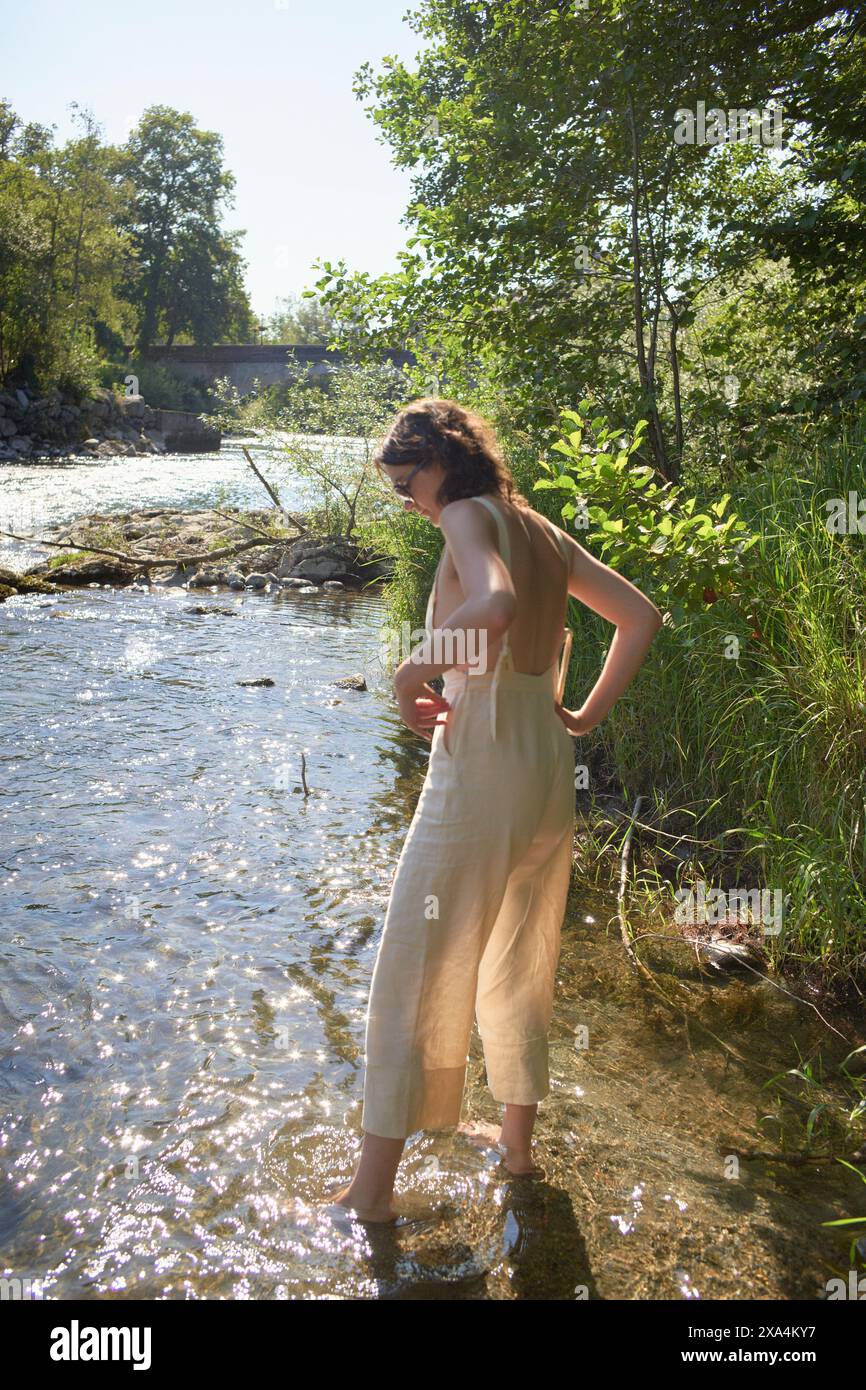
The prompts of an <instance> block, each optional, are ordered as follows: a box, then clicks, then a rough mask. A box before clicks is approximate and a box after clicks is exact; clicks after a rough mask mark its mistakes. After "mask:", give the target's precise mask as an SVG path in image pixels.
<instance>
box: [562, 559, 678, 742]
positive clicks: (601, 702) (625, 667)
mask: <svg viewBox="0 0 866 1390" xmlns="http://www.w3.org/2000/svg"><path fill="white" fill-rule="evenodd" d="M562 534H563V535H564V536H565V537H566V538H567V540H568V548H569V554H570V569H569V579H568V592H569V594H571V596H572V597H573V598H576V599H579V600H580V602H581V603H585V604H586V606H587V608H591V609H592V611H593V612H594V613H598V614H599V616H600V617H602V618H605V619H606V620H607V621H608V622H609V623H613V625H614V626H615V628H616V632H615V633H614V635H613V640H612V642H611V644H610V648H609V649H608V653H607V657H606V659H605V663H604V666H603V667H602V669H601V674H600V675H599V678H598V680H597V681H596V683H595V685H594V686H593V688H592V690H591V691H590V693H589V695H588V696H587V698H586V700H585V701H584V703H583V705H582V706H581V708H580V709H579V710H566V709H563V708H562V707H561V706H557V713H558V714H559V717H560V718H561V719H562V721H563V723H564V724H565V726H566V728H567V729H568V730H569V732H570V733H573V734H583V733H586V732H587V731H588V730H589V729H594V728H595V726H596V725H597V724H600V723H601V721H602V720H603V719H604V718H605V717H606V716H607V715H608V714H609V713H610V711H611V710H612V709H613V706H614V705H615V704H616V702H617V700H618V699H619V697H620V696H621V695H622V693H623V691H624V690H626V688H627V687H628V686H629V685H630V683H631V681H632V680H633V679H634V677H635V676H636V675H637V673H638V671H639V670H640V668H641V666H642V665H643V662H644V658H645V657H646V654H647V652H648V651H649V649H650V647H651V646H652V643H653V639H654V638H655V635H656V633H657V632H658V630H659V628H660V627H661V625H662V615H661V612H660V611H659V609H658V608H657V607H656V605H655V604H654V603H653V602H652V600H651V599H648V598H647V597H646V595H645V594H642V593H641V591H640V589H637V588H635V586H634V584H632V583H631V582H630V581H629V580H628V579H626V578H624V576H623V575H621V574H617V572H616V570H613V569H611V568H610V566H609V565H604V564H602V563H601V561H600V560H596V558H595V556H594V555H590V553H589V551H588V550H584V548H583V546H582V545H579V544H578V542H577V541H576V540H575V539H574V537H573V536H569V535H568V532H567V531H563V532H562Z"/></svg>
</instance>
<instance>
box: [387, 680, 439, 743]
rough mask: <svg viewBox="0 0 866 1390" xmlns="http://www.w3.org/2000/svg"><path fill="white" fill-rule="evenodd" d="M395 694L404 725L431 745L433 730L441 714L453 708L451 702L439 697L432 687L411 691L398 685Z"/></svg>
mask: <svg viewBox="0 0 866 1390" xmlns="http://www.w3.org/2000/svg"><path fill="white" fill-rule="evenodd" d="M394 693H395V695H396V696H397V708H398V710H399V711H400V718H401V719H402V720H403V723H404V724H405V725H406V726H407V727H408V728H410V729H411V730H412V732H413V733H416V734H420V735H421V737H422V738H426V740H427V742H428V743H431V742H432V740H433V730H434V729H435V727H436V724H437V722H438V719H439V716H440V714H442V712H443V710H448V709H450V708H451V705H450V703H449V701H448V700H446V699H445V697H444V695H438V694H437V693H436V691H435V690H434V689H433V687H432V685H422V686H420V687H416V688H415V689H409V688H407V687H406V686H405V685H402V684H400V683H396V684H395V687H394Z"/></svg>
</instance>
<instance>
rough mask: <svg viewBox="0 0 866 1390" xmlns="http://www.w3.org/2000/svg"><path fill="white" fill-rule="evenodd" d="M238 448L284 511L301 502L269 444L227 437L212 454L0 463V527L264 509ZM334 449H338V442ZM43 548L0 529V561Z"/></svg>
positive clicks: (31, 530)
mask: <svg viewBox="0 0 866 1390" xmlns="http://www.w3.org/2000/svg"><path fill="white" fill-rule="evenodd" d="M243 446H246V447H247V448H248V449H249V452H250V453H251V454H252V457H253V459H254V460H255V461H256V463H257V464H259V465H260V466H261V467H262V469H263V471H264V472H265V474H266V476H267V477H268V479H269V481H270V482H271V483H276V484H278V485H279V487H280V496H281V498H282V501H283V504H284V505H285V506H286V507H288V508H290V509H292V508H295V507H303V505H304V503H305V501H306V500H307V496H308V494H307V491H306V487H305V485H304V483H303V482H302V481H301V480H299V479H298V478H297V476H294V477H293V475H292V474H291V472H290V470H289V469H288V467H287V465H286V462H285V456H284V455H283V454H282V453H281V451H280V449H279V448H278V447H276V446H275V445H270V446H265V445H264V444H263V443H262V442H260V441H259V440H258V439H253V438H250V439H241V438H237V439H227V440H226V441H225V443H224V444H223V447H222V448H221V449H220V451H219V453H216V454H143V455H135V456H131V457H129V458H126V457H121V456H118V457H117V458H107V459H95V460H92V461H91V460H87V461H84V462H81V461H79V462H76V463H49V462H45V463H0V531H12V532H13V533H14V534H16V535H28V536H31V535H37V536H38V535H43V534H45V531H46V528H49V527H51V526H59V525H61V524H63V523H64V522H68V521H71V520H72V519H73V518H74V517H78V516H84V515H85V514H86V513H88V512H106V513H110V512H119V511H131V510H133V509H134V508H136V507H142V508H146V507H177V508H178V509H179V510H180V509H184V510H194V509H195V508H199V507H208V506H211V505H213V504H215V503H216V502H217V498H218V495H219V496H220V497H221V500H222V502H223V503H224V504H226V505H228V506H236V507H268V506H270V499H269V497H268V495H267V493H266V492H265V490H264V488H263V487H262V484H261V483H260V482H259V480H258V479H257V478H256V476H255V474H254V473H253V471H252V469H251V468H250V466H249V464H248V463H247V461H246V459H245V458H244V455H243V453H242V447H243ZM341 447H345V443H343V445H342V446H341ZM48 553H54V554H56V553H57V552H56V551H55V552H49V551H47V550H46V549H45V548H44V547H43V548H40V547H38V546H34V545H25V544H23V543H22V542H21V541H13V540H9V539H8V537H6V536H4V535H0V565H5V566H7V568H9V569H15V570H23V569H26V568H27V566H28V565H32V564H34V563H35V562H36V561H37V560H40V559H42V558H44V556H45V555H46V554H48Z"/></svg>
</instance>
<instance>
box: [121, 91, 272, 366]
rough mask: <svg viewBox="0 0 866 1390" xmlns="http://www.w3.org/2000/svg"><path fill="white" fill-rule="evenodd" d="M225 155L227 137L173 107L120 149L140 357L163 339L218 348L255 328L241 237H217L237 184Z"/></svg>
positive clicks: (149, 116)
mask: <svg viewBox="0 0 866 1390" xmlns="http://www.w3.org/2000/svg"><path fill="white" fill-rule="evenodd" d="M222 154H223V142H222V137H221V136H219V135H217V134H216V133H215V132H213V131H205V130H199V129H198V127H197V126H196V125H195V122H194V120H193V117H192V116H191V115H190V114H189V113H188V112H180V111H175V110H173V109H171V108H170V107H167V106H151V107H149V108H148V109H147V110H146V111H145V112H144V114H143V116H142V118H141V120H140V121H139V124H138V126H137V127H136V129H135V130H134V131H133V132H132V133H131V135H130V137H129V139H128V141H127V142H126V145H125V146H124V148H123V151H122V157H121V165H120V168H121V171H122V173H123V175H124V176H125V179H126V182H127V184H128V186H129V189H130V200H129V210H128V213H127V214H126V216H125V217H124V218H123V219H122V226H123V229H124V230H125V231H126V232H128V234H129V236H130V238H131V240H132V243H133V246H134V249H135V255H136V259H135V264H134V267H133V268H132V273H131V275H130V277H129V279H128V281H127V283H126V285H125V293H126V295H127V297H128V298H129V300H130V302H131V303H132V304H134V305H135V307H136V309H137V310H138V312H139V315H140V322H139V329H138V334H137V342H136V346H137V348H138V350H139V351H140V350H142V349H144V348H146V347H149V346H150V345H151V344H152V343H153V342H155V341H156V339H157V337H158V336H160V335H164V336H167V335H168V334H169V333H171V334H172V336H174V335H175V334H176V333H178V332H179V331H184V332H188V333H190V334H192V335H193V336H195V337H197V338H198V340H199V341H202V340H204V341H213V340H214V339H215V338H217V337H219V336H220V335H222V334H223V333H224V332H230V331H231V330H232V328H234V327H235V326H236V325H237V324H238V322H239V321H242V322H245V323H247V324H251V322H252V319H251V310H250V307H249V303H248V301H247V298H246V294H245V292H244V291H243V289H242V287H241V276H240V265H241V262H240V257H239V255H238V250H237V244H236V243H237V239H238V238H239V237H240V236H241V235H242V233H239V232H236V233H232V234H223V233H220V231H219V221H220V217H221V214H222V209H223V205H224V204H226V205H229V206H230V205H231V204H232V201H233V200H232V196H231V195H232V190H233V188H234V183H235V180H234V176H233V175H232V174H231V173H229V172H228V171H227V170H225V169H223V167H222ZM175 294H178V296H179V301H180V302H179V304H175V303H174V296H175Z"/></svg>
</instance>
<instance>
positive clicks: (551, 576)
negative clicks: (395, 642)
mask: <svg viewBox="0 0 866 1390" xmlns="http://www.w3.org/2000/svg"><path fill="white" fill-rule="evenodd" d="M486 496H487V498H488V500H489V501H490V502H491V503H492V504H493V506H494V507H496V509H497V510H498V511H499V513H500V514H501V516H502V518H503V520H504V522H505V525H506V527H507V530H508V539H509V541H510V544H511V582H512V584H513V585H514V592H515V595H516V598H517V612H516V614H515V617H514V620H513V622H512V623H511V625H510V627H509V629H508V641H509V645H510V647H511V655H512V660H513V662H514V669H515V670H517V671H523V672H526V673H527V674H529V675H533V676H536V675H543V674H544V672H545V671H547V670H548V669H549V668H550V667H551V666H552V665H553V663H554V662H555V661H556V660H557V657H558V655H559V651H560V648H561V646H562V633H563V628H564V626H565V618H566V612H567V609H568V563H567V561H566V559H565V557H564V555H563V553H562V550H561V549H560V547H559V545H558V544H557V542H556V540H555V535H556V529H557V528H556V527H554V526H553V525H552V523H551V522H549V521H547V520H546V518H545V517H543V516H541V515H540V514H539V513H538V512H536V511H534V510H533V509H532V508H531V507H518V506H515V505H514V504H513V503H511V502H506V501H505V499H504V498H502V497H499V496H494V495H492V494H489V493H488V494H486ZM489 521H490V530H491V537H492V541H493V544H494V545H495V546H496V547H497V549H498V535H497V527H496V523H495V521H494V519H493V517H492V516H491V517H490V518H489ZM465 597H466V596H465V594H464V593H463V589H462V587H461V584H460V580H459V577H458V574H457V570H456V568H455V566H454V561H453V560H452V558H451V554H450V552H449V550H448V546H447V544H446V546H445V549H444V551H443V554H442V560H441V568H440V570H439V577H438V581H437V590H436V611H434V613H433V619H432V625H433V626H434V627H444V626H447V623H448V618H449V617H450V615H451V614H452V613H453V612H455V610H456V609H457V608H459V607H460V605H461V603H463V601H464V599H465ZM500 647H501V640H500V641H495V642H493V641H492V642H491V643H490V645H489V649H488V653H487V659H488V662H489V663H491V664H494V663H495V662H496V659H497V657H498V655H499V650H500Z"/></svg>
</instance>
